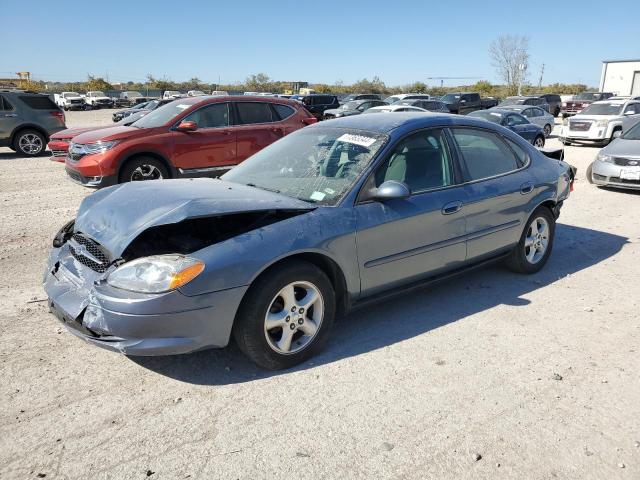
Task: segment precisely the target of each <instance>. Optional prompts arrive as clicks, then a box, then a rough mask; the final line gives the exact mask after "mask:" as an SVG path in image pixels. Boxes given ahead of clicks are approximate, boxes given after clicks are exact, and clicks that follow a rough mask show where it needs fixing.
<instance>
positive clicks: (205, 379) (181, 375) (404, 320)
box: [130, 224, 627, 385]
mask: <svg viewBox="0 0 640 480" xmlns="http://www.w3.org/2000/svg"><path fill="white" fill-rule="evenodd" d="M626 243H627V239H626V238H625V237H621V236H618V235H612V234H610V233H606V232H601V231H597V230H591V229H587V228H580V227H574V226H568V225H563V224H558V225H557V229H556V239H555V245H554V250H553V252H552V255H551V257H550V258H549V262H548V263H547V265H546V266H545V268H543V269H542V270H541V271H540V272H539V273H537V274H535V275H519V274H515V273H512V272H510V271H508V270H507V269H506V268H504V267H503V266H501V265H499V264H496V265H494V266H490V267H487V268H484V269H482V270H477V271H474V272H470V273H467V274H464V275H461V276H459V277H456V278H454V279H451V280H448V281H444V282H442V283H439V284H437V285H436V286H431V287H425V288H424V289H420V290H414V291H413V292H412V293H409V294H407V295H402V296H398V297H395V298H393V299H392V300H387V301H384V302H380V303H376V304H375V305H373V306H368V307H363V308H361V309H358V310H356V311H354V312H352V313H351V314H350V315H349V316H348V317H345V318H342V319H340V320H338V321H337V323H336V324H335V325H334V329H333V332H332V335H331V337H330V339H329V342H328V344H327V346H326V348H325V350H324V351H323V352H322V353H320V354H319V355H318V356H316V357H314V358H312V359H311V360H309V361H308V362H305V363H303V364H301V365H299V366H297V367H295V368H293V369H289V370H284V371H278V372H271V371H265V370H263V369H261V368H259V367H257V366H255V365H254V364H253V363H251V362H250V361H249V360H248V359H247V358H246V357H245V356H244V355H243V354H242V353H241V352H240V351H239V349H238V347H237V346H236V345H235V344H234V343H233V342H232V343H231V344H230V345H229V347H227V348H225V349H219V350H207V351H202V352H197V353H192V354H188V355H176V356H165V357H130V358H131V360H133V361H134V362H136V363H137V364H139V365H140V366H142V367H144V368H148V369H150V370H153V371H155V372H157V373H160V374H162V375H166V376H168V377H171V378H174V379H176V380H180V381H183V382H188V383H193V384H200V385H223V384H233V383H242V382H248V381H252V380H257V379H261V378H267V377H272V376H277V375H287V374H290V373H292V372H295V371H300V370H305V369H308V368H313V367H314V366H316V365H321V364H326V363H331V362H335V361H338V360H341V359H343V358H348V357H353V356H357V355H361V354H364V353H367V352H370V351H372V350H377V349H379V348H383V347H386V346H389V345H393V344H394V343H397V342H401V341H403V340H407V339H410V338H413V337H415V336H418V335H421V334H424V333H426V332H429V331H430V330H433V329H436V328H438V327H441V326H443V325H446V324H449V323H452V322H455V321H457V320H460V319H463V318H465V317H468V316H470V315H473V314H475V313H478V312H482V311H485V310H487V309H490V308H493V307H496V306H498V305H503V304H506V305H514V306H525V305H529V304H530V303H531V302H530V301H529V300H527V299H526V298H524V297H526V296H527V294H529V293H531V292H532V291H534V290H537V289H539V288H543V287H545V286H547V285H550V284H552V283H554V282H555V281H557V280H559V279H561V278H563V277H566V276H567V275H573V274H575V273H577V272H579V271H581V270H583V269H585V268H588V267H591V266H592V265H595V264H597V263H599V262H602V261H603V260H606V259H607V258H609V257H611V256H613V255H615V254H616V253H618V252H619V251H620V250H621V249H622V247H623V245H625V244H626ZM461 298H464V301H460V299H461ZM443 304H444V305H446V308H443Z"/></svg>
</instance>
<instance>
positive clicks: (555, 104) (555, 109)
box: [539, 93, 562, 117]
mask: <svg viewBox="0 0 640 480" xmlns="http://www.w3.org/2000/svg"><path fill="white" fill-rule="evenodd" d="M539 97H540V98H542V99H544V101H545V102H547V103H548V104H549V113H550V114H551V115H553V116H554V117H557V116H558V115H560V110H561V108H562V99H561V98H560V95H557V94H555V93H543V94H542V95H539Z"/></svg>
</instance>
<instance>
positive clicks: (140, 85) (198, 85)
mask: <svg viewBox="0 0 640 480" xmlns="http://www.w3.org/2000/svg"><path fill="white" fill-rule="evenodd" d="M23 86H24V88H27V89H29V90H34V91H38V92H48V93H56V92H62V91H77V92H87V91H90V90H102V91H106V90H116V89H121V90H141V91H144V90H163V91H164V90H183V91H187V90H202V91H204V92H207V93H208V92H210V91H211V90H226V91H250V92H272V93H285V92H286V91H288V90H289V89H290V88H291V84H290V83H289V82H282V81H276V80H272V79H271V78H270V77H269V76H268V75H266V74H264V73H257V74H254V75H249V76H248V77H247V78H246V79H245V81H244V82H239V83H234V84H225V85H218V84H215V83H207V82H203V81H202V80H200V79H199V78H197V77H194V78H191V79H190V80H187V81H186V82H175V81H173V80H171V79H169V78H167V77H162V78H156V77H154V76H153V75H147V79H146V81H145V82H126V83H122V84H116V85H113V84H111V83H109V82H107V81H106V80H105V79H104V78H102V77H94V76H89V77H88V78H87V80H86V81H84V82H66V83H65V82H45V81H31V82H30V83H28V84H27V85H23ZM309 87H310V88H313V89H314V90H315V91H316V92H318V93H333V94H345V93H378V94H381V95H392V94H395V93H409V92H411V93H428V94H430V95H436V96H441V95H444V94H445V93H448V92H455V91H473V92H480V94H482V95H483V96H487V97H499V98H504V97H506V96H508V95H512V94H513V85H495V84H492V83H490V82H488V81H486V80H481V81H479V82H476V83H474V84H471V85H457V86H450V87H449V86H447V87H440V86H430V85H428V84H426V83H424V82H414V83H410V84H407V85H402V86H387V85H386V84H385V83H384V82H383V81H382V80H381V79H380V78H378V77H377V76H376V77H373V78H372V79H371V80H369V79H366V78H363V79H361V80H358V81H357V82H355V83H353V84H345V83H342V82H340V81H338V82H335V83H334V84H326V83H311V84H309ZM587 90H594V89H592V88H589V87H587V85H584V84H564V83H553V84H550V85H545V86H542V87H540V88H537V87H536V86H532V85H529V84H525V85H524V86H523V87H522V93H523V94H525V95H526V94H532V93H557V94H576V93H580V92H584V91H587Z"/></svg>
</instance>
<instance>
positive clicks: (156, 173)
mask: <svg viewBox="0 0 640 480" xmlns="http://www.w3.org/2000/svg"><path fill="white" fill-rule="evenodd" d="M163 178H169V172H167V167H165V165H164V164H163V163H162V162H161V161H160V160H158V159H155V158H152V157H136V158H134V159H132V160H129V161H128V162H127V164H126V165H125V166H124V168H123V169H122V171H121V172H120V175H119V177H118V180H119V182H120V183H125V182H139V181H144V180H162V179H163Z"/></svg>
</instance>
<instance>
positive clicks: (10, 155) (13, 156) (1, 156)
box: [0, 150, 51, 161]
mask: <svg viewBox="0 0 640 480" xmlns="http://www.w3.org/2000/svg"><path fill="white" fill-rule="evenodd" d="M50 156H51V152H50V151H48V150H47V151H46V152H44V153H41V154H40V155H37V156H35V157H32V158H34V159H37V158H47V157H50ZM24 158H27V157H25V155H22V154H19V153H17V152H14V151H6V152H0V161H2V160H18V159H24Z"/></svg>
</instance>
